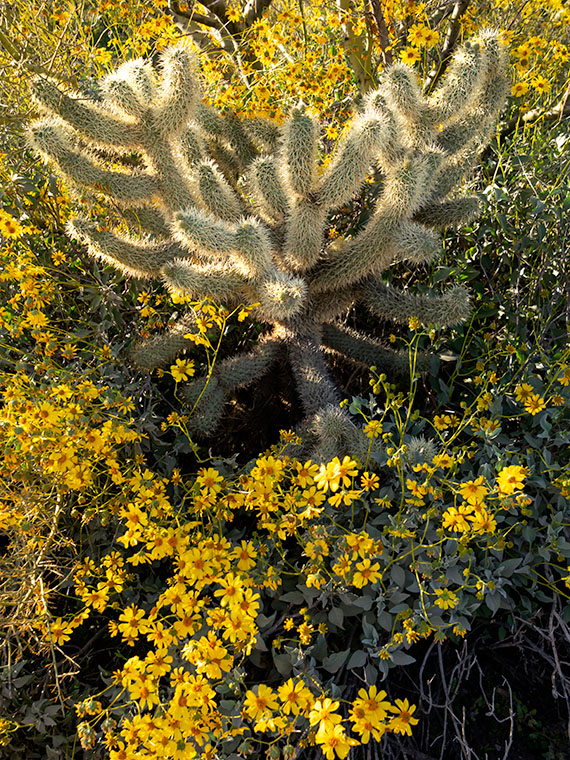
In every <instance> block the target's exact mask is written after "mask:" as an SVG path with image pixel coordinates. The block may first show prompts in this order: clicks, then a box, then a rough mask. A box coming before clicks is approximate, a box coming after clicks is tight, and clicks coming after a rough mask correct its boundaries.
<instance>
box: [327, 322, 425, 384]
mask: <svg viewBox="0 0 570 760" xmlns="http://www.w3.org/2000/svg"><path fill="white" fill-rule="evenodd" d="M323 344H324V345H325V346H326V347H327V348H329V349H332V350H333V351H336V352H338V353H339V354H341V355H342V356H345V357H346V358H348V359H351V360H352V361H355V362H359V363H360V364H364V365H366V366H368V367H372V366H373V365H376V366H378V367H382V368H388V367H389V368H390V370H392V371H395V372H396V373H398V374H400V373H405V372H409V369H410V360H409V356H408V352H407V351H393V350H391V349H389V348H386V347H385V346H382V345H381V344H380V343H378V342H377V341H375V340H372V339H371V338H369V337H368V336H366V335H362V333H359V332H357V331H356V330H351V329H350V328H348V327H341V326H340V325H335V324H331V323H329V324H326V325H323Z"/></svg>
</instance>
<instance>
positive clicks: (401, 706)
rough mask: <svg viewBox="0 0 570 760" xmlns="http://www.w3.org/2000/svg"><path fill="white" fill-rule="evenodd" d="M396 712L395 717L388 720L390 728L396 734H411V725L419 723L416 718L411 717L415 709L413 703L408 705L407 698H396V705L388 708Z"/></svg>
mask: <svg viewBox="0 0 570 760" xmlns="http://www.w3.org/2000/svg"><path fill="white" fill-rule="evenodd" d="M390 709H391V710H392V711H393V712H395V713H397V715H396V717H395V718H392V720H391V721H390V729H391V730H392V731H394V733H397V734H407V735H408V736H411V735H412V726H415V725H416V724H417V723H419V720H418V719H417V718H412V715H413V714H414V712H415V710H416V706H415V705H410V704H409V702H408V700H407V699H403V700H402V699H397V700H396V706H395V707H391V708H390Z"/></svg>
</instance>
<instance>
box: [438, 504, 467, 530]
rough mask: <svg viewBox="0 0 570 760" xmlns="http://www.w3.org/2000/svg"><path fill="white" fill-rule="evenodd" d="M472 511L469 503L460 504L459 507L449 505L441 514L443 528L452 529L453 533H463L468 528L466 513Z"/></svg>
mask: <svg viewBox="0 0 570 760" xmlns="http://www.w3.org/2000/svg"><path fill="white" fill-rule="evenodd" d="M472 511H473V508H472V507H471V506H469V505H466V504H462V505H461V506H460V507H457V508H456V507H450V508H449V509H448V510H447V512H444V513H443V515H442V525H443V527H444V528H447V529H449V530H452V531H453V532H454V533H465V532H467V531H468V530H469V523H468V522H467V515H468V514H470V513H471V512H472Z"/></svg>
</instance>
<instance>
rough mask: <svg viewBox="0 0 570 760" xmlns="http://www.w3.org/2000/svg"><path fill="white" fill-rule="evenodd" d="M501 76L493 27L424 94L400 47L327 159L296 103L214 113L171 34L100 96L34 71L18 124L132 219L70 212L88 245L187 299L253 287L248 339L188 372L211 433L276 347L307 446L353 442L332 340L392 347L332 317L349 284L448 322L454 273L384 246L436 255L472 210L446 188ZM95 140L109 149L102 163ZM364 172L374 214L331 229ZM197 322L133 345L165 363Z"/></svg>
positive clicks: (469, 156) (496, 100)
mask: <svg viewBox="0 0 570 760" xmlns="http://www.w3.org/2000/svg"><path fill="white" fill-rule="evenodd" d="M505 90H506V77H505V55H504V52H503V50H502V47H501V44H500V42H499V40H498V36H497V35H496V34H495V33H493V32H488V33H485V34H483V35H481V36H480V37H479V38H478V40H476V41H475V42H470V43H465V44H464V45H463V46H462V47H461V48H460V49H459V51H458V52H457V53H456V55H455V58H454V60H453V62H452V64H451V65H450V67H449V70H448V73H447V76H446V78H445V79H444V81H443V83H442V84H441V86H440V87H439V89H437V90H436V91H435V92H434V93H433V94H432V95H431V96H430V97H425V96H424V95H423V94H422V91H421V87H420V83H419V81H418V78H417V76H416V74H415V73H414V71H413V69H412V68H410V67H409V66H406V65H404V64H401V63H398V64H395V65H394V66H392V67H390V68H388V69H387V70H386V71H385V72H384V73H383V75H382V78H381V81H380V85H379V87H378V89H377V90H376V91H374V92H372V93H371V94H369V95H368V97H367V98H366V100H365V102H364V105H363V108H362V110H361V112H360V113H358V114H357V115H356V116H355V118H354V119H353V121H352V123H351V124H350V126H349V127H348V129H346V130H345V133H344V134H343V136H342V137H341V138H340V140H339V141H338V143H337V145H336V148H335V150H334V152H333V154H332V156H331V157H330V160H328V161H326V162H323V164H322V165H321V153H322V145H321V142H320V126H319V123H318V121H317V120H316V119H315V118H313V117H311V116H310V115H309V114H308V113H307V112H306V110H305V109H303V108H302V107H299V108H296V109H294V110H293V111H292V113H291V115H290V117H289V118H288V119H287V121H286V122H285V123H284V124H283V125H282V126H281V127H280V128H279V127H277V126H276V125H275V124H272V123H271V122H269V121H264V120H260V119H254V120H250V121H240V120H239V119H238V118H236V117H235V116H234V115H227V116H221V115H220V114H218V113H217V112H216V111H215V110H214V109H212V108H210V107H209V106H207V105H206V104H205V103H204V102H203V101H202V99H201V95H200V84H199V77H198V74H197V67H196V64H195V62H194V60H193V58H192V55H191V53H190V52H189V50H188V48H186V47H183V46H180V47H173V48H170V49H169V50H167V51H166V52H165V53H164V55H163V58H162V62H161V71H160V72H158V73H157V72H156V71H155V70H154V69H153V67H152V65H151V64H150V63H149V62H148V61H144V60H140V59H137V60H134V61H130V62H128V63H125V64H123V65H122V66H120V67H119V68H118V69H117V70H116V71H115V72H113V73H112V74H110V75H109V76H107V77H106V78H105V79H104V80H103V81H102V82H101V93H102V96H101V99H100V100H99V101H97V102H92V101H86V100H82V99H79V98H77V97H72V96H70V95H68V94H66V93H63V92H61V91H60V90H59V89H57V88H56V87H55V85H53V84H52V83H51V82H49V81H47V80H45V79H44V80H39V81H37V82H36V84H35V90H34V93H35V99H36V102H37V105H38V106H39V108H40V109H41V111H42V112H43V113H44V114H45V115H44V116H43V117H42V118H40V119H39V120H37V121H35V122H34V123H33V124H32V125H31V127H30V131H29V136H30V142H31V144H32V145H33V147H34V148H35V149H36V150H37V151H39V152H40V153H41V155H42V156H43V157H44V158H45V159H46V160H47V161H49V162H51V163H52V164H54V165H55V166H56V168H57V169H58V170H59V172H60V173H61V174H62V175H63V176H64V177H65V179H66V181H67V182H68V183H69V184H70V185H71V186H74V187H76V188H78V189H82V190H84V189H88V190H90V191H92V192H93V193H95V194H99V195H102V196H104V197H106V198H107V199H109V200H111V201H112V202H114V203H115V204H116V205H117V206H119V207H120V208H121V209H122V210H123V214H124V219H125V220H126V223H127V224H128V227H129V230H130V234H129V235H121V234H119V233H117V232H109V231H107V230H104V229H101V228H99V227H98V226H97V225H96V224H94V223H93V222H91V221H90V220H89V219H87V218H77V219H75V220H74V221H73V222H72V223H70V225H69V233H70V234H71V235H73V236H75V237H77V238H79V239H80V240H81V241H83V242H84V243H86V244H87V246H88V249H89V252H90V253H91V254H92V255H93V256H96V257H98V258H100V259H103V260H104V261H105V262H107V263H111V264H113V265H114V266H116V267H118V268H119V269H121V270H122V271H123V272H124V273H126V274H130V275H133V276H136V277H147V278H149V277H154V278H162V279H163V281H164V282H165V283H166V285H167V286H168V287H169V288H170V289H171V290H172V291H174V292H176V293H182V294H185V295H188V296H191V297H192V299H194V300H201V299H205V298H211V299H213V300H214V301H216V302H218V303H220V304H222V305H224V306H226V307H235V306H236V305H238V304H240V303H241V304H253V303H256V304H258V305H257V306H256V307H255V310H254V312H253V313H254V316H255V317H256V318H258V319H259V320H260V321H262V322H266V323H270V325H271V326H272V327H271V329H270V330H269V331H268V332H267V334H266V335H265V337H264V338H263V339H262V340H261V341H260V342H259V344H258V345H257V347H256V348H255V349H254V350H253V351H252V352H251V353H248V354H245V355H242V356H236V357H234V358H230V359H228V360H225V361H221V362H219V363H218V364H217V366H216V368H215V372H214V376H213V378H212V379H211V380H210V382H209V383H208V386H207V387H206V389H205V390H204V386H205V379H198V380H195V381H194V382H192V383H190V384H189V385H188V386H187V397H188V400H189V402H190V403H192V402H193V401H195V400H196V399H198V398H200V402H199V404H198V407H197V410H196V414H195V415H194V418H193V420H194V425H195V427H196V430H197V431H198V432H202V433H204V434H206V433H208V432H210V431H211V429H212V428H214V427H215V426H216V425H217V423H218V422H219V420H220V417H221V414H222V409H223V405H224V400H225V398H226V397H227V395H228V394H229V393H231V392H233V391H235V390H236V389H237V388H242V387H245V386H248V385H250V384H252V383H254V382H256V381H257V380H258V379H259V378H260V377H261V376H263V375H264V374H266V373H267V372H268V371H269V370H270V369H271V367H272V366H274V364H275V362H277V361H282V360H283V359H284V358H286V359H288V361H289V364H290V366H291V368H292V371H293V375H294V377H295V381H296V385H297V391H298V394H299V397H300V400H301V403H302V406H303V410H304V412H305V415H306V425H305V432H306V433H307V434H308V435H309V437H312V440H313V443H314V445H316V447H317V448H316V454H315V456H317V457H322V458H323V459H326V458H329V457H331V456H334V455H335V454H338V453H341V452H343V451H344V452H345V453H346V452H350V453H353V454H354V455H358V454H359V453H361V452H363V451H365V450H366V445H367V443H368V441H367V440H366V439H364V437H363V435H362V433H361V432H360V431H359V430H357V429H356V428H355V427H354V425H353V424H352V423H351V422H350V420H349V418H348V416H347V415H346V413H345V412H344V411H343V410H341V409H340V408H339V405H338V402H339V401H340V393H339V391H338V389H337V386H336V384H335V382H334V380H333V378H332V377H331V374H330V372H329V369H328V367H327V364H326V354H327V352H329V351H334V352H337V353H339V354H341V355H342V356H344V357H347V358H349V359H351V360H355V361H357V362H361V363H365V364H368V365H372V364H375V365H377V366H382V367H387V366H388V365H389V364H390V363H392V364H395V365H397V364H398V362H400V363H401V359H400V358H399V357H398V355H397V354H391V352H390V350H389V349H388V348H385V347H383V346H380V345H379V344H378V343H377V342H376V341H374V340H373V339H371V338H370V337H369V336H366V335H362V334H358V333H356V332H355V331H353V330H348V329H346V328H345V327H343V326H342V325H341V324H339V322H338V320H339V317H340V316H341V315H342V314H343V313H344V312H346V310H347V309H348V308H349V307H350V306H351V305H353V304H354V303H356V302H359V301H360V302H362V303H363V304H365V305H366V306H367V307H368V308H369V309H370V310H371V311H372V312H373V313H374V314H377V315H379V316H380V317H382V318H385V319H390V320H395V321H397V322H403V323H406V322H407V321H408V319H409V317H410V316H412V315H414V316H415V317H417V318H418V320H419V321H420V322H422V323H424V324H428V323H435V324H439V325H442V326H444V325H454V324H457V323H459V322H461V321H462V320H464V319H465V318H466V317H467V316H468V313H469V304H468V294H467V292H466V291H465V290H464V289H463V288H461V287H455V288H453V289H451V290H450V291H448V292H447V293H445V294H444V295H436V294H431V295H427V296H425V295H414V294H411V293H409V292H406V291H401V290H398V289H396V288H394V287H392V286H390V285H388V284H386V283H385V282H383V281H382V279H381V278H382V273H383V272H384V271H385V270H386V269H387V268H388V267H390V266H391V265H392V264H394V263H395V262H399V261H403V260H407V261H410V262H412V263H414V264H416V263H419V262H425V261H429V260H430V259H432V258H433V257H434V256H436V255H437V253H438V251H439V250H440V247H441V244H440V241H439V238H438V236H437V234H436V233H435V232H434V229H438V228H442V227H447V226H453V225H461V224H464V223H465V222H466V221H468V220H469V219H471V218H472V217H473V216H474V214H475V213H476V211H477V201H476V199H475V198H474V197H470V196H465V195H459V196H458V197H449V195H450V193H452V191H453V190H454V188H455V187H456V186H457V185H458V183H460V182H461V180H462V178H463V177H464V176H465V175H466V173H467V172H468V171H469V170H470V168H471V166H472V164H473V162H474V160H475V159H476V157H477V155H478V152H479V151H480V149H481V147H482V146H483V145H484V144H485V143H486V142H487V140H488V139H489V136H490V134H491V133H492V131H493V129H494V125H495V123H496V118H497V115H498V111H499V109H500V108H501V105H502V103H503V101H504V97H505ZM133 154H134V155H135V156H138V159H139V160H138V162H137V167H136V168H134V169H127V168H125V164H126V163H128V162H125V161H122V162H121V158H124V157H125V156H126V155H129V156H131V157H132V155H133ZM101 155H105V156H107V157H109V156H111V157H113V156H114V157H115V159H116V160H114V165H113V168H110V164H109V161H108V160H107V161H106V162H105V161H103V160H102V159H101ZM131 163H132V162H131ZM117 167H119V168H117ZM372 171H376V172H377V173H379V175H380V176H381V178H382V181H381V190H380V192H379V194H378V197H377V199H376V202H375V205H374V207H373V209H372V211H371V214H370V218H369V219H368V222H367V223H366V224H365V225H364V227H363V228H362V229H360V230H358V231H357V232H356V233H355V234H353V235H350V234H347V235H346V236H345V237H344V238H341V239H339V238H337V239H332V237H331V236H330V235H329V234H328V230H329V227H330V224H331V221H330V220H331V217H332V215H333V213H334V212H335V211H338V209H340V208H341V207H342V206H344V205H345V204H347V203H349V202H350V201H351V200H352V199H353V198H354V197H355V196H357V195H358V194H359V193H361V192H362V190H363V188H364V186H365V180H366V178H367V177H368V176H369V175H370V173H371V172H372ZM377 176H378V174H377ZM191 321H192V320H191V318H189V317H188V316H185V317H183V318H182V322H181V323H180V324H179V325H177V326H175V327H174V328H173V329H172V330H171V331H170V332H169V333H168V334H166V335H165V336H163V337H162V338H155V339H153V340H151V341H149V342H148V343H147V344H146V346H143V347H141V348H139V350H138V352H137V359H138V362H139V363H140V364H141V365H143V366H146V367H152V366H157V365H164V364H168V363H169V362H171V361H172V359H173V357H174V356H175V354H176V352H178V351H180V349H181V348H182V347H183V345H184V338H183V335H184V332H186V331H189V330H190V329H191Z"/></svg>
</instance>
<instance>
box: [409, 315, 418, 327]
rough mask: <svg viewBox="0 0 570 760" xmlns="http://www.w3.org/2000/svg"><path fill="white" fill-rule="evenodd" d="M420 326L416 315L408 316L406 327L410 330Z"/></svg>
mask: <svg viewBox="0 0 570 760" xmlns="http://www.w3.org/2000/svg"><path fill="white" fill-rule="evenodd" d="M419 326H420V320H419V319H418V318H417V317H414V316H412V317H410V318H409V319H408V327H409V328H410V330H417V329H418V328H419Z"/></svg>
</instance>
